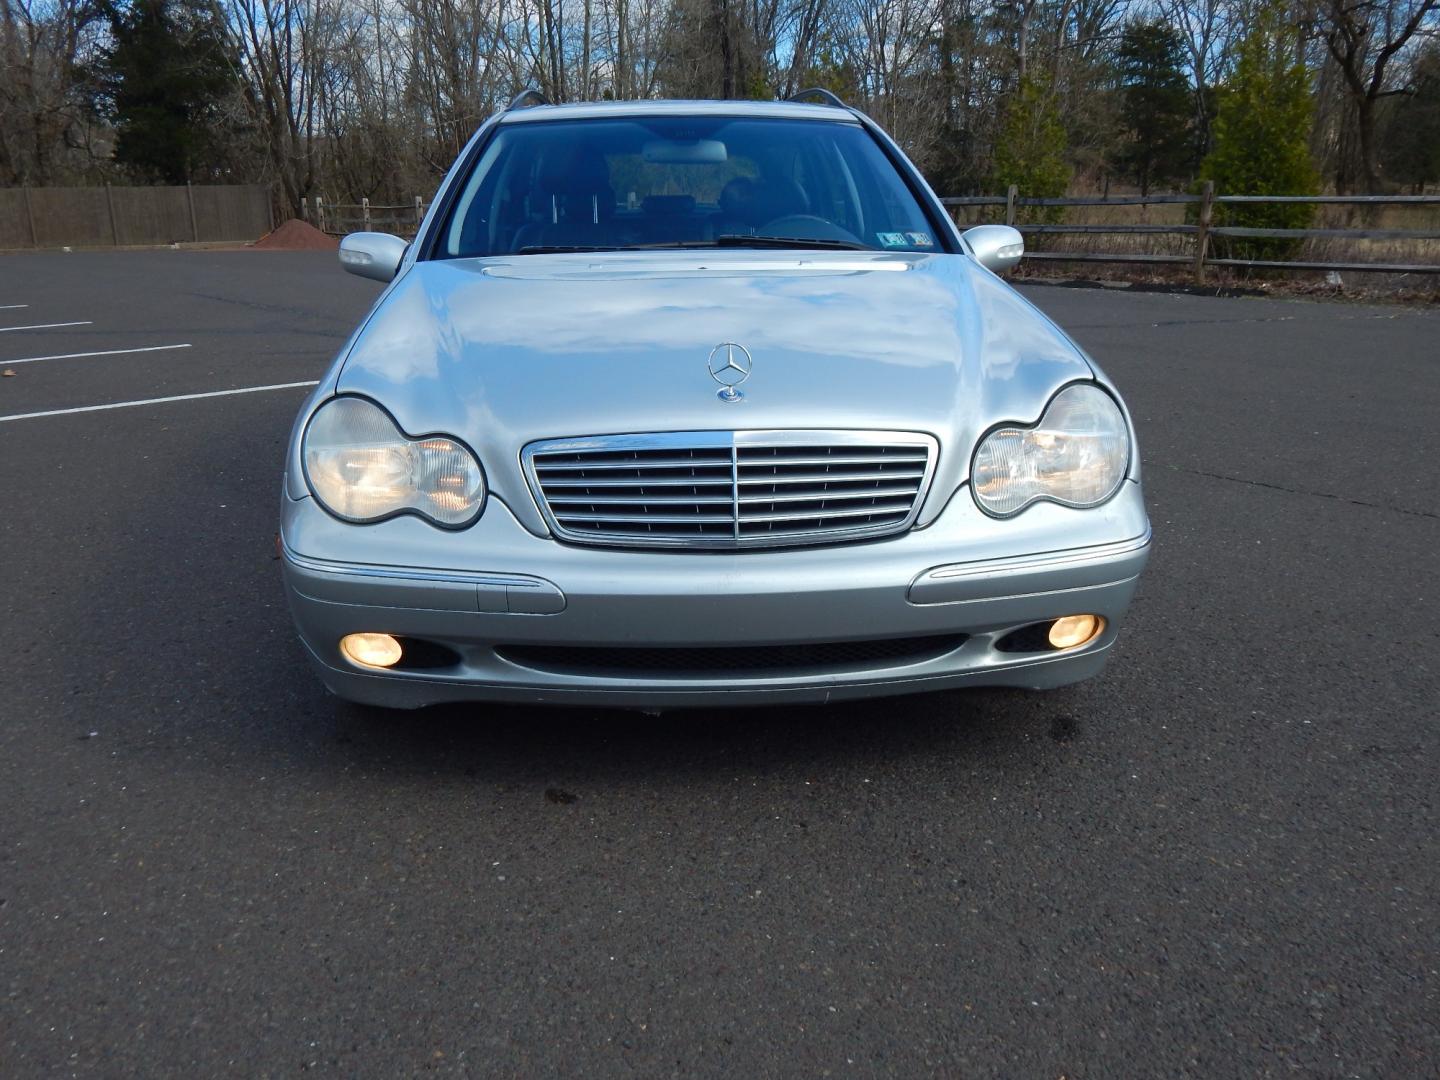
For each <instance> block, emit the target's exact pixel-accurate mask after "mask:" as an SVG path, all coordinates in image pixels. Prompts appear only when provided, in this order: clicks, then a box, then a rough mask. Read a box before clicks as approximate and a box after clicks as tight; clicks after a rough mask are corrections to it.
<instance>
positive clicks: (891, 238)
mask: <svg viewBox="0 0 1440 1080" xmlns="http://www.w3.org/2000/svg"><path fill="white" fill-rule="evenodd" d="M875 239H876V240H879V241H880V246H881V247H904V246H905V245H906V244H908V243H909V242H910V241H908V240H906V239H905V234H904V233H902V232H877V233H876V234H875Z"/></svg>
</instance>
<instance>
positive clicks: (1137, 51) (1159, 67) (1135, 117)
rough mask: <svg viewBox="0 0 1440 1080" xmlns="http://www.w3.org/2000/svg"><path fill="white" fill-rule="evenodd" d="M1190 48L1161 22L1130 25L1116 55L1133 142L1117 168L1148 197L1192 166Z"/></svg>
mask: <svg viewBox="0 0 1440 1080" xmlns="http://www.w3.org/2000/svg"><path fill="white" fill-rule="evenodd" d="M1184 48H1185V46H1184V43H1183V42H1182V41H1181V39H1180V35H1179V34H1178V33H1176V32H1175V31H1174V30H1173V29H1171V27H1170V26H1169V25H1168V24H1167V23H1165V22H1163V21H1160V20H1155V21H1153V22H1132V23H1131V24H1130V25H1129V26H1127V27H1126V28H1125V32H1124V34H1123V35H1121V38H1120V47H1119V49H1118V50H1117V52H1116V56H1115V63H1116V68H1117V70H1118V74H1119V77H1120V100H1121V109H1120V111H1121V119H1122V122H1123V123H1124V125H1125V129H1126V132H1127V135H1128V138H1127V140H1126V142H1125V144H1124V145H1123V146H1122V147H1121V148H1120V151H1119V153H1118V154H1117V155H1116V161H1115V164H1116V165H1117V166H1118V167H1119V168H1120V170H1121V171H1122V172H1124V173H1125V174H1126V175H1128V176H1131V177H1133V178H1134V180H1135V182H1136V183H1138V184H1139V185H1140V192H1141V194H1143V195H1148V194H1150V188H1151V186H1152V185H1154V184H1166V183H1173V182H1175V181H1177V180H1181V179H1183V178H1184V177H1185V173H1186V167H1187V165H1188V164H1189V161H1190V150H1191V145H1192V143H1191V136H1190V121H1191V119H1192V116H1193V113H1194V109H1193V98H1192V93H1191V90H1190V84H1189V83H1188V82H1187V81H1186V79H1185V74H1184V71H1183V69H1182V65H1183V64H1184V62H1185V55H1184Z"/></svg>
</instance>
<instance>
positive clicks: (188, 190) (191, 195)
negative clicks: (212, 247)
mask: <svg viewBox="0 0 1440 1080" xmlns="http://www.w3.org/2000/svg"><path fill="white" fill-rule="evenodd" d="M185 202H186V205H188V206H189V207H190V239H191V240H192V241H194V242H195V243H197V244H198V243H199V242H200V226H199V225H197V224H196V223H195V189H194V188H193V187H191V186H190V181H189V180H186V181H185Z"/></svg>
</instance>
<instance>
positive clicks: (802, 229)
mask: <svg viewBox="0 0 1440 1080" xmlns="http://www.w3.org/2000/svg"><path fill="white" fill-rule="evenodd" d="M755 235H756V236H794V237H797V238H799V239H804V240H841V241H844V242H845V243H848V244H858V243H860V242H861V241H860V238H859V237H858V236H856V235H855V234H854V233H852V232H850V231H849V230H848V229H842V228H841V227H840V226H839V225H836V224H835V223H834V222H833V221H828V220H826V219H825V218H822V217H819V216H818V215H816V214H786V215H784V216H783V217H778V218H774V219H772V220H770V221H767V222H766V223H765V224H764V225H761V226H760V227H759V228H758V229H756V230H755Z"/></svg>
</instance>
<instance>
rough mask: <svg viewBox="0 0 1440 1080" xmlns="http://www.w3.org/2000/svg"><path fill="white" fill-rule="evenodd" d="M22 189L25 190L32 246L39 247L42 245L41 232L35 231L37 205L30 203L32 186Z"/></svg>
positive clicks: (26, 217) (26, 211) (26, 212)
mask: <svg viewBox="0 0 1440 1080" xmlns="http://www.w3.org/2000/svg"><path fill="white" fill-rule="evenodd" d="M21 190H22V191H24V192H25V220H26V221H28V222H29V223H30V246H31V247H33V248H38V247H39V246H40V234H39V233H37V232H36V231H35V207H33V206H32V205H30V188H29V186H28V185H27V186H26V187H24V188H21Z"/></svg>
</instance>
